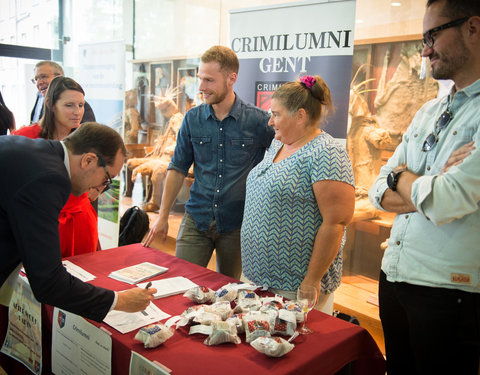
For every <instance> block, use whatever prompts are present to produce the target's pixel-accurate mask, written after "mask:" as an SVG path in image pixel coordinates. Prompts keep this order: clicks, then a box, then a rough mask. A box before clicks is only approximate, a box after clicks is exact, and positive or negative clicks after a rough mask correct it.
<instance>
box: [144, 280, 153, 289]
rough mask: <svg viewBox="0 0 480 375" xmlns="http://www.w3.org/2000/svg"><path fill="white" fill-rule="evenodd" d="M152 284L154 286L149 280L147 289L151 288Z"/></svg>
mask: <svg viewBox="0 0 480 375" xmlns="http://www.w3.org/2000/svg"><path fill="white" fill-rule="evenodd" d="M151 286H152V282H151V281H149V282H148V283H147V285H145V289H148V288H150V287H151Z"/></svg>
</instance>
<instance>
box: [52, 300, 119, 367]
mask: <svg viewBox="0 0 480 375" xmlns="http://www.w3.org/2000/svg"><path fill="white" fill-rule="evenodd" d="M52 372H53V373H54V374H57V375H59V374H88V375H106V374H111V373H112V338H111V336H110V335H109V334H108V333H107V332H105V331H103V330H101V329H100V328H98V327H96V326H94V325H93V324H91V323H89V322H87V321H86V320H85V319H84V318H82V317H81V316H78V315H75V314H72V313H69V312H67V311H65V310H61V309H59V308H58V307H55V308H54V310H53V323H52Z"/></svg>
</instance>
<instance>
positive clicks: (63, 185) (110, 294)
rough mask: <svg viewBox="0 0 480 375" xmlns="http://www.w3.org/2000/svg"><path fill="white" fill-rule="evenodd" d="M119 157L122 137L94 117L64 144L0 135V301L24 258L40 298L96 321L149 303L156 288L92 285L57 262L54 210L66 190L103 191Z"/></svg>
mask: <svg viewBox="0 0 480 375" xmlns="http://www.w3.org/2000/svg"><path fill="white" fill-rule="evenodd" d="M125 155H126V150H125V146H124V144H123V141H122V138H121V137H120V135H119V134H118V133H117V132H115V131H114V130H113V129H111V128H109V127H107V126H105V125H99V124H96V123H86V124H84V125H82V126H81V127H79V128H78V129H77V130H76V131H75V132H74V133H72V134H70V135H69V136H68V137H67V138H66V139H65V140H64V141H63V142H59V141H52V140H44V139H29V138H26V137H20V136H8V137H0V176H2V181H3V183H2V184H0V259H1V260H2V261H1V262H0V300H2V301H3V302H4V303H5V301H8V300H9V297H8V296H7V297H5V296H6V294H7V293H5V292H6V289H7V288H5V285H6V283H5V282H6V280H7V279H10V280H12V281H13V280H15V279H16V278H17V277H18V270H19V266H20V265H21V264H23V267H24V269H25V272H26V274H27V277H28V280H29V283H30V286H31V288H32V291H33V293H34V295H35V297H36V298H37V300H38V301H40V302H42V303H47V304H49V305H53V306H58V307H60V308H62V309H64V310H67V311H70V312H72V313H75V314H78V315H81V316H84V317H86V318H89V319H93V320H95V321H98V322H100V321H102V320H103V319H104V317H105V315H106V314H107V313H108V312H109V311H110V310H111V309H115V310H121V311H127V312H135V311H142V310H144V309H145V308H146V307H147V305H148V304H149V303H150V301H151V300H153V293H155V292H156V290H155V289H154V288H151V289H148V290H146V289H140V288H133V289H129V290H127V291H125V292H122V293H117V292H114V291H111V290H107V289H103V288H99V287H95V286H93V285H90V284H87V283H84V282H82V281H80V280H79V279H77V278H76V277H74V276H71V275H70V274H69V273H68V272H67V271H66V270H65V268H64V267H63V266H62V262H61V254H60V239H59V233H58V215H59V213H60V210H61V209H62V207H63V206H64V204H65V202H66V201H67V199H68V197H69V194H70V192H71V193H72V194H74V195H77V196H78V195H81V194H83V193H85V192H87V191H88V190H89V189H90V188H93V189H98V190H99V191H100V190H102V191H103V189H104V188H105V186H107V185H108V184H110V183H111V181H112V180H111V176H115V175H117V174H118V173H119V172H120V170H121V169H122V166H123V162H124V159H125ZM2 297H3V298H2ZM7 303H8V302H7Z"/></svg>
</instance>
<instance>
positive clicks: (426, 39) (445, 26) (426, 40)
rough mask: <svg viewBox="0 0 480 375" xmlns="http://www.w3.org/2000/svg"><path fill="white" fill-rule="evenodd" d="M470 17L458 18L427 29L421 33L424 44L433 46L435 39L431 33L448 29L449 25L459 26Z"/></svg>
mask: <svg viewBox="0 0 480 375" xmlns="http://www.w3.org/2000/svg"><path fill="white" fill-rule="evenodd" d="M469 18H470V17H463V18H459V19H457V20H454V21H450V22H447V23H445V24H443V25H440V26H437V27H434V28H433V29H430V30H428V31H427V32H426V33H425V34H423V44H424V45H426V46H427V47H428V48H432V47H433V43H435V39H434V38H433V34H435V33H437V32H439V31H441V30H445V29H448V28H450V27H455V26H460V25H461V24H463V23H465V22H466V21H467V20H468V19H469Z"/></svg>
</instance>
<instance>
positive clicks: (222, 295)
mask: <svg viewBox="0 0 480 375" xmlns="http://www.w3.org/2000/svg"><path fill="white" fill-rule="evenodd" d="M235 298H237V289H235V288H234V286H233V285H232V284H226V285H224V286H222V287H221V288H220V289H218V290H217V291H216V292H215V301H216V302H220V301H228V302H232V301H233V300H234V299H235Z"/></svg>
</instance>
